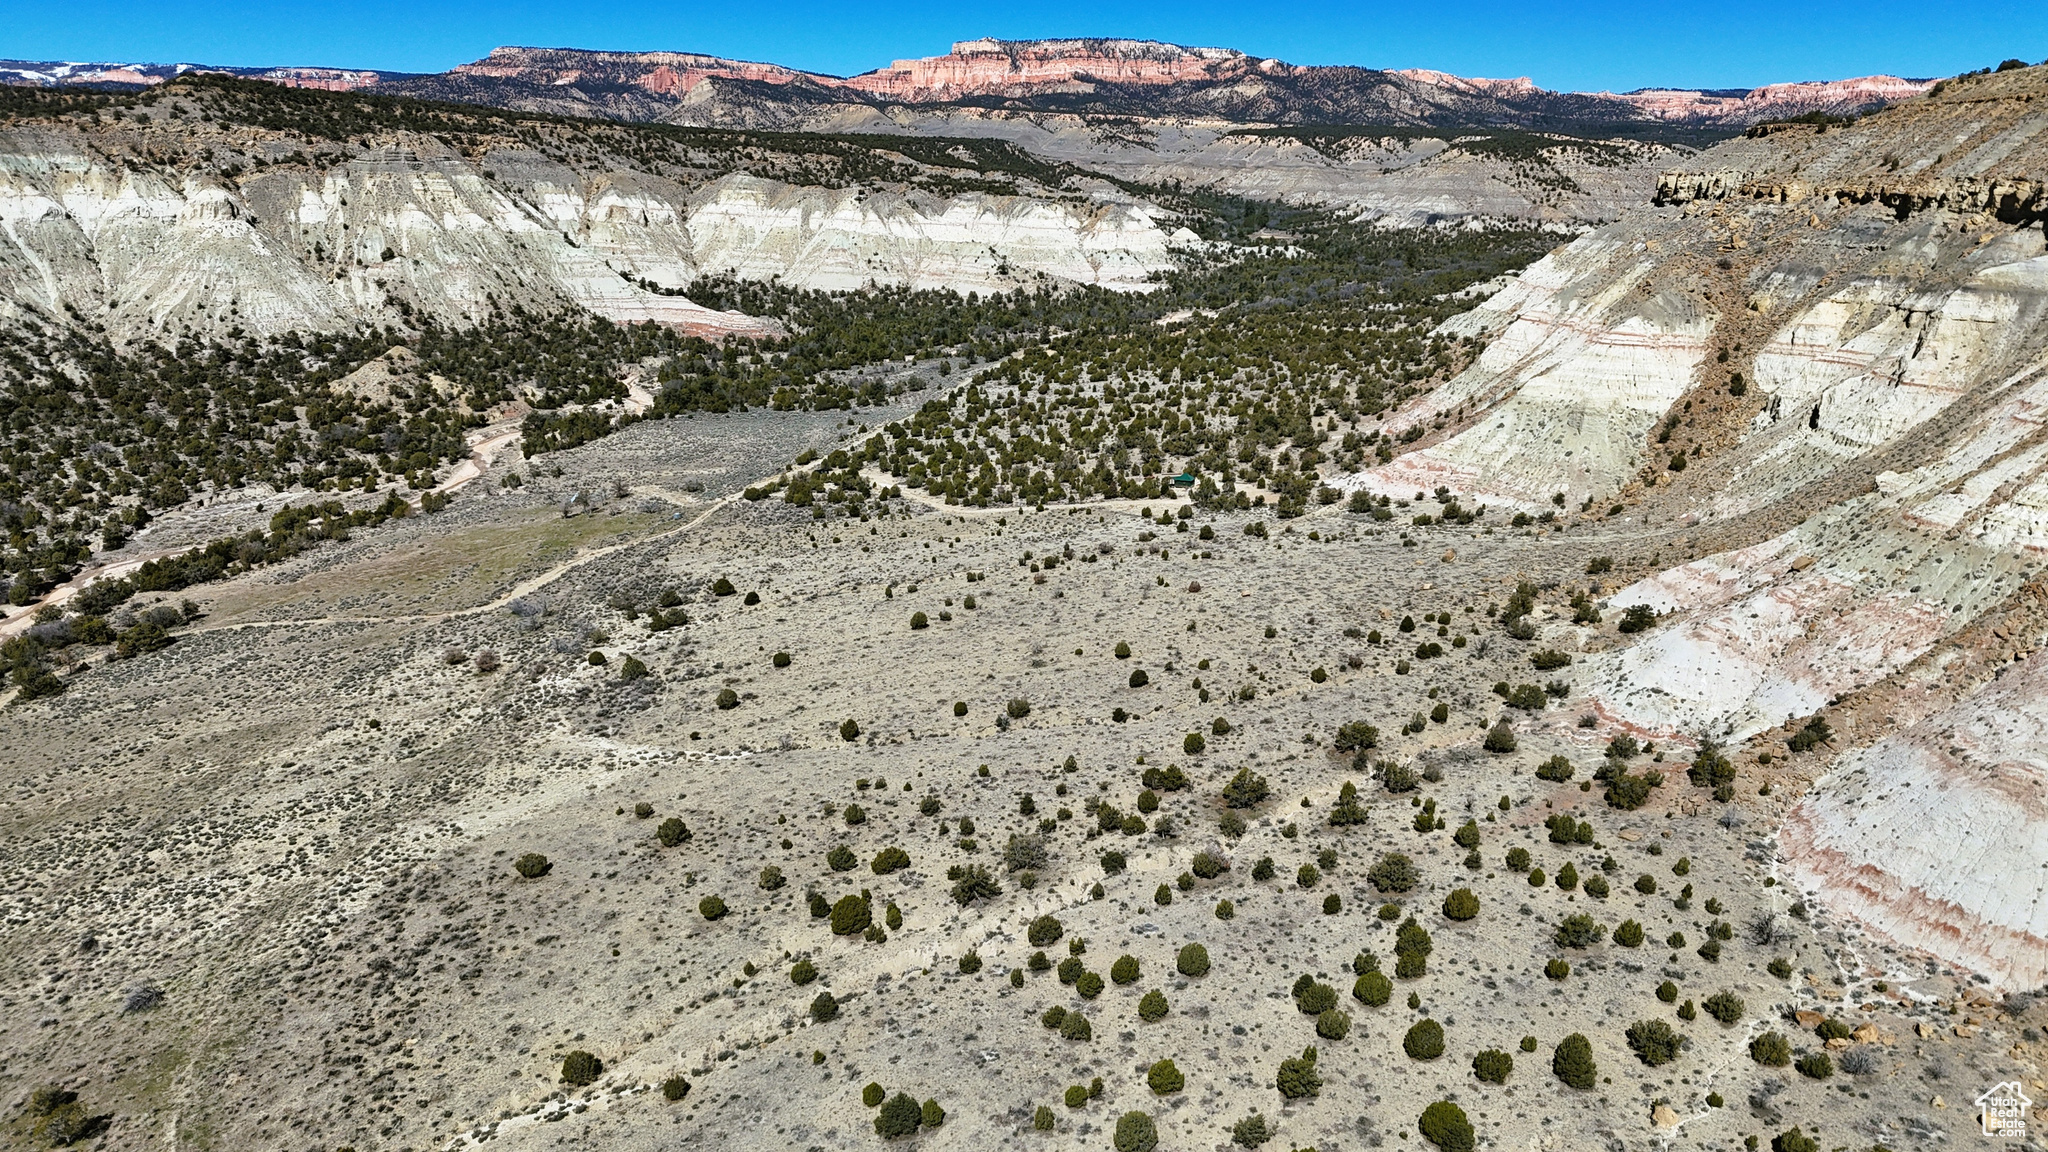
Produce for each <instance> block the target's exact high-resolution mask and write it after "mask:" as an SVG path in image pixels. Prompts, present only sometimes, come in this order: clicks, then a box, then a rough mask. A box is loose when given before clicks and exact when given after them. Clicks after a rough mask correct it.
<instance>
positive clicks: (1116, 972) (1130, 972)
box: [1109, 953, 1138, 985]
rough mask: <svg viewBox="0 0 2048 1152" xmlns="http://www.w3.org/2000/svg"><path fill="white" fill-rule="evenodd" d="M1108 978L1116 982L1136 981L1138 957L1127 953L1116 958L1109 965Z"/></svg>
mask: <svg viewBox="0 0 2048 1152" xmlns="http://www.w3.org/2000/svg"><path fill="white" fill-rule="evenodd" d="M1109 978H1110V979H1111V980H1114V981H1115V982H1116V983H1118V984H1120V985H1121V984H1135V983H1137V981H1138V958H1137V957H1136V956H1132V955H1130V954H1128V953H1126V954H1124V955H1122V956H1119V957H1117V958H1116V963H1114V964H1111V965H1110V966H1109Z"/></svg>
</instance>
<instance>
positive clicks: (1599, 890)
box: [1580, 876, 1610, 900]
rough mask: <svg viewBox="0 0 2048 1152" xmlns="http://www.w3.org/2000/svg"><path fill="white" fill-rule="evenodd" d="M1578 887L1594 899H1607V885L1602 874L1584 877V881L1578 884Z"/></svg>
mask: <svg viewBox="0 0 2048 1152" xmlns="http://www.w3.org/2000/svg"><path fill="white" fill-rule="evenodd" d="M1580 888H1582V889H1583V890H1584V891H1585V893H1586V895H1588V896H1591V897H1593V898H1594V899H1596V900H1605V899H1607V893H1608V892H1609V891H1610V889H1609V888H1608V887H1607V879H1606V877H1604V876H1588V877H1586V882H1585V883H1584V884H1582V885H1580Z"/></svg>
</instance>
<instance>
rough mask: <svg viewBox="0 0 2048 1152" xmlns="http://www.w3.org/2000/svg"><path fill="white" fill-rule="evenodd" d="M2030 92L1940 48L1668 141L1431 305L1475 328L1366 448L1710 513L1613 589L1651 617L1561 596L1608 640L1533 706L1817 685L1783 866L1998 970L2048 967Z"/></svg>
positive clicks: (1742, 715)
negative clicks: (1460, 359) (1712, 138)
mask: <svg viewBox="0 0 2048 1152" xmlns="http://www.w3.org/2000/svg"><path fill="white" fill-rule="evenodd" d="M2044 94H2048V70H2044V69H2029V70H2026V71H2024V72H2017V73H2010V74H2000V75H1996V76H1988V77H1979V78H1973V79H1968V80H1965V81H1959V82H1953V83H1951V85H1949V86H1948V87H1947V88H1946V89H1944V90H1943V91H1942V92H1940V93H1937V94H1935V95H1932V96H1930V97H1928V98H1926V99H1924V100H1921V101H1915V102H1913V103H1910V104H1904V105H1900V106H1898V107H1895V108H1892V109H1889V110H1887V111H1885V112H1883V113H1879V114H1877V115H1874V116H1871V117H1868V118H1866V119H1865V120H1863V121H1862V122H1860V123H1859V124H1857V125H1855V126H1853V127H1851V128H1847V129H1843V128H1835V129H1830V130H1827V131H1820V130H1817V129H1815V128H1813V127H1810V126H1808V127H1802V128H1796V129H1786V130H1783V131H1772V132H1768V133H1759V134H1757V135H1756V138H1752V139H1744V140H1740V141H1735V142H1732V143H1730V144H1726V145H1723V146H1721V147H1718V148H1716V149H1714V150H1712V151H1710V152H1707V153H1705V154H1703V155H1702V156H1701V157H1700V158H1699V163H1698V165H1697V168H1696V170H1694V171H1691V172H1675V173H1669V174H1667V175H1666V177H1665V179H1664V181H1663V185H1664V188H1665V194H1664V195H1663V197H1662V199H1663V200H1664V201H1665V206H1663V207H1661V208H1655V209H1650V210H1646V211H1643V212H1639V213H1635V214H1632V215H1631V216H1630V217H1628V218H1627V219H1625V220H1623V221H1621V222H1619V223H1617V224H1614V225H1611V226H1608V227H1606V228H1602V229H1599V230H1597V231H1595V232H1594V233H1592V234H1590V235H1589V236H1587V237H1585V238H1583V239H1581V240H1579V241H1577V242H1575V243H1573V244H1571V245H1569V246H1567V247H1566V248H1564V249H1561V250H1560V251H1558V252H1556V253H1554V254H1552V255H1551V256H1550V257H1548V258H1546V259H1545V260H1543V261H1540V262H1538V263H1537V264H1535V265H1533V266H1532V267H1530V268H1529V269H1527V270H1526V271H1524V272H1523V273H1522V274H1521V275H1520V276H1518V277H1516V278H1514V279H1513V281H1511V282H1510V284H1509V285H1508V286H1507V287H1506V288H1504V289H1503V290H1502V291H1500V292H1499V293H1498V294H1496V295H1495V296H1494V297H1493V298H1492V299H1491V300H1489V301H1487V302H1486V303H1484V304H1482V305H1481V306H1480V307H1478V308H1477V309H1475V310H1473V311H1472V312H1470V313H1468V314H1466V315H1464V316H1461V317H1459V318H1457V319H1456V320H1454V321H1452V322H1451V323H1450V324H1449V325H1447V327H1448V329H1449V330H1450V331H1451V332H1452V333H1455V334H1467V333H1485V334H1487V335H1488V337H1489V338H1490V340H1491V344H1490V345H1489V347H1488V348H1487V349H1486V351H1485V352H1484V353H1483V354H1482V355H1481V356H1480V357H1479V358H1478V360H1477V361H1476V362H1475V363H1474V364H1473V365H1472V366H1471V367H1470V368H1469V369H1468V370H1467V371H1466V372H1464V373H1463V374H1461V375H1460V376H1459V377H1458V378H1457V379H1455V380H1453V381H1452V382H1450V383H1449V384H1448V385H1446V386H1444V387H1442V388H1440V389H1438V390H1436V391H1435V392H1434V393H1432V394H1429V395H1426V396H1424V397H1420V398H1417V399H1416V400H1414V401H1412V402H1410V404H1409V405H1408V406H1407V407H1405V408H1404V409H1402V410H1401V411H1399V412H1396V413H1394V414H1393V415H1392V416H1391V417H1390V418H1389V420H1388V421H1387V422H1386V427H1387V428H1388V429H1389V430H1392V431H1396V432H1398V431H1400V430H1402V429H1405V428H1408V427H1420V428H1422V429H1423V430H1424V431H1425V432H1426V433H1427V434H1428V438H1427V439H1425V440H1423V441H1420V442H1419V447H1418V450H1416V451H1413V452H1410V453H1408V454H1406V455H1403V456H1401V457H1398V458H1397V459H1396V460H1395V461H1394V462H1393V463H1391V464H1389V465H1386V466H1384V467H1381V468H1377V469H1373V470H1370V471H1368V472H1366V473H1363V474H1361V475H1360V476H1359V477H1357V482H1358V483H1360V484H1361V485H1362V486H1364V487H1366V488H1367V489H1368V490H1371V491H1375V492H1384V493H1386V494H1389V495H1393V496H1396V497H1405V496H1412V495H1413V494H1414V493H1415V492H1416V491H1417V490H1428V489H1431V488H1434V487H1435V486H1436V485H1438V484H1446V485H1449V486H1450V487H1451V488H1452V489H1453V490H1455V491H1457V492H1459V493H1460V494H1461V495H1469V497H1470V498H1471V499H1472V500H1473V501H1474V502H1491V503H1495V504H1497V505H1504V506H1506V507H1508V508H1514V507H1529V508H1531V510H1534V509H1533V507H1532V506H1536V507H1540V506H1542V504H1541V501H1542V499H1543V498H1544V497H1546V496H1547V495H1548V494H1549V493H1550V492H1551V491H1563V492H1566V493H1567V494H1568V498H1569V503H1568V505H1567V507H1568V508H1571V507H1576V506H1577V505H1578V503H1579V501H1581V500H1583V499H1584V497H1585V496H1592V497H1594V502H1593V508H1592V516H1589V517H1587V518H1586V519H1584V520H1582V521H1581V523H1579V524H1578V525H1575V526H1574V527H1573V528H1572V529H1570V530H1569V531H1572V532H1575V533H1580V534H1584V533H1587V532H1594V533H1597V532H1598V531H1599V529H1598V527H1597V523H1596V522H1595V521H1594V520H1593V517H1598V516H1600V515H1601V509H1602V508H1603V507H1604V506H1605V505H1607V504H1608V503H1609V502H1610V501H1612V502H1615V503H1618V504H1620V505H1621V506H1622V508H1621V511H1620V513H1618V514H1622V515H1626V516H1628V517H1629V518H1630V519H1631V521H1634V522H1638V523H1641V524H1643V525H1645V526H1655V525H1659V524H1661V525H1665V526H1667V530H1668V534H1667V535H1666V536H1664V537H1661V539H1666V540H1670V541H1671V542H1672V543H1673V544H1675V545H1676V546H1678V547H1681V548H1684V547H1685V546H1686V545H1687V544H1688V541H1689V540H1714V541H1717V542H1723V543H1720V544H1719V546H1718V547H1716V548H1714V549H1712V550H1703V551H1706V552H1707V554H1706V555H1704V556H1702V557H1701V558H1699V559H1696V560H1692V561H1690V562H1687V563H1682V564H1679V565H1677V566H1675V567H1671V568H1667V569H1664V570H1662V571H1654V572H1652V573H1651V574H1649V575H1648V576H1646V577H1644V578H1642V579H1638V580H1636V581H1635V582H1634V583H1632V584H1630V585H1628V586H1627V587H1624V588H1622V589H1621V590H1620V591H1619V592H1617V593H1615V594H1613V595H1612V596H1611V598H1609V599H1608V601H1607V602H1606V604H1605V605H1604V608H1605V611H1606V612H1608V613H1609V614H1610V615H1609V619H1610V622H1611V620H1612V617H1613V615H1618V614H1619V613H1621V612H1622V611H1624V610H1625V609H1627V608H1629V607H1631V606H1638V605H1640V606H1646V607H1648V608H1651V609H1653V610H1654V611H1655V612H1656V613H1658V615H1659V617H1660V619H1659V621H1658V622H1657V624H1656V625H1655V626H1654V627H1653V628H1652V629H1650V630H1649V631H1648V632H1645V633H1642V634H1640V635H1637V636H1634V637H1621V638H1620V639H1621V640H1622V641H1623V642H1624V643H1623V645H1622V646H1621V647H1618V648H1612V647H1608V646H1607V643H1606V642H1605V641H1602V642H1601V643H1600V644H1597V645H1593V644H1591V642H1592V640H1593V637H1592V636H1591V635H1590V634H1589V633H1587V632H1584V631H1581V630H1577V629H1574V628H1573V627H1571V626H1566V625H1558V624H1552V625H1551V626H1550V627H1549V629H1548V631H1547V634H1546V637H1545V642H1546V643H1555V644H1557V645H1559V646H1562V647H1566V648H1570V647H1574V646H1589V645H1590V646H1593V647H1596V648H1598V649H1601V650H1598V651H1593V652H1588V653H1586V654H1585V655H1582V656H1581V658H1580V660H1579V662H1578V668H1579V672H1578V675H1577V678H1576V683H1575V686H1574V693H1573V701H1574V703H1573V705H1572V706H1571V708H1570V709H1569V712H1570V716H1563V717H1559V716H1556V715H1554V714H1553V715H1550V718H1549V719H1548V721H1547V723H1549V724H1551V725H1553V726H1556V727H1558V728H1559V729H1560V730H1561V731H1563V732H1566V733H1569V732H1571V731H1572V729H1571V728H1570V725H1571V716H1576V715H1579V714H1581V713H1582V712H1585V711H1590V712H1592V713H1593V714H1594V715H1595V716H1596V717H1597V719H1598V721H1599V723H1600V727H1601V728H1602V729H1604V730H1606V731H1614V730H1617V729H1619V730H1628V731H1633V732H1636V733H1638V734H1639V735H1644V736H1649V737H1652V738H1655V739H1657V740H1658V741H1659V742H1660V743H1663V744H1666V745H1667V746H1670V747H1678V748H1683V747H1686V746H1689V745H1691V744H1693V743H1694V742H1695V741H1697V740H1699V739H1702V738H1713V739H1717V740H1724V741H1733V742H1741V741H1745V740H1750V739H1756V738H1767V737H1771V734H1772V733H1773V732H1774V731H1782V730H1783V729H1782V726H1784V725H1786V724H1787V723H1788V722H1789V723H1792V724H1794V725H1795V726H1796V724H1797V723H1798V722H1800V721H1801V720H1802V719H1803V718H1804V717H1808V716H1812V715H1814V714H1816V713H1819V712H1823V711H1827V712H1829V713H1835V712H1838V711H1839V712H1840V713H1841V716H1838V723H1837V725H1836V731H1837V738H1836V742H1835V744H1834V746H1833V747H1834V748H1836V749H1839V750H1841V751H1842V752H1843V753H1844V755H1843V758H1842V759H1841V760H1840V761H1839V762H1838V763H1836V764H1835V765H1834V766H1833V771H1832V772H1831V773H1830V774H1829V775H1827V776H1826V777H1824V778H1823V779H1822V780H1821V781H1820V783H1819V786H1818V790H1817V792H1816V793H1815V794H1814V795H1813V796H1812V797H1811V798H1810V799H1808V800H1807V801H1806V802H1805V803H1804V804H1803V805H1802V806H1801V807H1800V808H1799V809H1798V810H1797V811H1796V812H1795V813H1794V815H1793V817H1792V818H1791V820H1790V821H1789V822H1788V823H1787V824H1786V825H1785V826H1784V828H1783V829H1782V830H1781V832H1780V836H1779V844H1780V848H1781V851H1782V852H1783V853H1784V855H1785V858H1786V861H1787V864H1788V867H1789V870H1790V872H1791V875H1792V877H1793V878H1794V879H1795V880H1797V882H1799V883H1800V884H1802V885H1805V886H1807V887H1809V888H1810V889H1811V890H1812V892H1813V893H1814V894H1815V895H1816V897H1817V898H1818V899H1820V900H1821V901H1822V902H1824V903H1825V904H1827V905H1828V906H1829V907H1831V908H1833V909H1835V910H1838V911H1843V912H1846V913H1849V914H1851V915H1854V916H1856V917H1858V918H1860V919H1862V920H1864V921H1865V922H1867V923H1868V924H1870V925H1871V926H1872V927H1873V928H1874V929H1875V930H1877V931H1878V932H1880V933H1882V934H1884V935H1887V936H1889V937H1891V938H1893V939H1895V940H1898V941H1899V942H1901V943H1904V944H1907V945H1910V946H1912V947H1916V948H1924V949H1926V950H1928V951H1929V952H1931V953H1933V954H1934V955H1936V956H1938V957H1941V958H1942V959H1944V960H1946V961H1949V962H1952V963H1955V964H1958V965H1962V966H1966V967H1968V968H1971V969H1973V970H1976V971H1979V972H1982V973H1984V974H1986V975H1987V976H1989V977H1990V978H1992V979H1993V980H1995V981H1997V982H1998V983H1999V984H2000V985H2001V986H2004V987H2031V986H2035V985H2038V984H2040V983H2041V982H2042V981H2043V979H2044V978H2048V919H2044V915H2048V914H2044V911H2043V903H2042V896H2043V894H2044V892H2043V889H2044V881H2048V877H2044V875H2043V873H2042V870H2041V869H2040V867H2039V865H2040V863H2041V861H2042V860H2043V859H2044V858H2048V736H2044V734H2048V723H2044V721H2048V714H2044V712H2043V707H2042V705H2040V704H2039V700H2040V699H2041V697H2042V693H2043V689H2044V688H2048V656H2044V655H2043V654H2042V653H2043V645H2044V640H2048V612H2044V611H2043V603H2044V594H2043V592H2042V580H2041V575H2042V572H2043V569H2044V565H2048V242H2044V237H2043V233H2042V230H2041V229H2042V221H2043V219H2044V216H2048V212H2044V208H2048V204H2044V200H2043V197H2042V195H2041V193H2040V191H2039V190H2040V189H2042V188H2044V187H2048V138H2044V136H2043V122H2042V121H2041V120H2040V119H2039V117H2038V116H2037V115H2036V114H2035V113H2034V111H2033V108H2034V102H2035V101H2036V100H2037V99H2038V98H2039V97H2040V96H2042V95H2044ZM1738 375H1740V377H1741V378H1742V380H1743V382H1744V384H1745V385H1746V388H1745V389H1744V390H1743V393H1742V394H1741V395H1739V396H1738V395H1735V394H1734V393H1735V389H1734V388H1733V387H1732V386H1731V385H1732V383H1733V382H1734V381H1735V380H1736V379H1737V377H1738ZM1664 432H1673V433H1676V436H1675V437H1674V438H1673V439H1672V440H1671V441H1670V442H1669V443H1668V444H1667V443H1664V442H1662V441H1660V439H1659V436H1660V435H1661V434H1663V433H1664ZM1689 445H1690V446H1693V447H1695V448H1696V449H1697V450H1696V451H1692V452H1689V453H1688V454H1687V463H1688V464H1689V467H1687V468H1686V469H1685V470H1684V471H1683V472H1678V471H1674V470H1671V469H1669V468H1668V467H1667V461H1668V460H1669V459H1670V457H1671V455H1672V454H1673V453H1674V452H1676V451H1680V450H1683V449H1685V448H1686V447H1687V446H1689ZM1567 453H1569V455H1567ZM1596 547H1597V545H1596ZM1567 582H1576V577H1571V578H1567ZM1858 717H1861V718H1862V719H1861V721H1860V722H1859V721H1858V720H1857V719H1856V718H1858ZM1887 731H1889V732H1891V733H1892V734H1891V735H1885V733H1886V732H1887ZM1879 737H1881V738H1879ZM1872 739H1877V742H1876V743H1875V744H1874V746H1865V745H1866V744H1867V742H1868V741H1870V740H1872ZM1760 747H1761V748H1764V749H1769V750H1773V751H1778V750H1781V749H1782V745H1781V744H1779V743H1777V741H1776V739H1775V738H1768V739H1765V742H1763V743H1762V744H1760ZM1827 754H1828V753H1827V751H1826V750H1823V751H1820V752H1817V753H1814V755H1816V756H1825V755H1827Z"/></svg>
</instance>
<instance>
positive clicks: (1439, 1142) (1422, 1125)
mask: <svg viewBox="0 0 2048 1152" xmlns="http://www.w3.org/2000/svg"><path fill="white" fill-rule="evenodd" d="M1415 1127H1416V1129H1417V1130H1418V1131H1420V1132H1421V1133H1422V1138H1423V1139H1425V1140H1427V1141H1429V1142H1430V1143H1431V1144H1434V1145H1436V1146H1437V1147H1438V1148H1441V1149H1443V1152H1472V1148H1473V1146H1474V1143H1475V1141H1476V1139H1477V1137H1476V1136H1475V1135H1474V1134H1473V1131H1472V1123H1471V1121H1469V1120H1467V1119H1465V1110H1464V1109H1463V1108H1460V1107H1458V1106H1457V1105H1456V1104H1453V1103H1451V1102H1450V1101H1448V1100H1439V1101H1437V1102H1436V1103H1434V1104H1431V1105H1430V1106H1429V1107H1427V1108H1424V1109H1423V1110H1422V1117H1421V1119H1419V1120H1417V1121H1416V1122H1415Z"/></svg>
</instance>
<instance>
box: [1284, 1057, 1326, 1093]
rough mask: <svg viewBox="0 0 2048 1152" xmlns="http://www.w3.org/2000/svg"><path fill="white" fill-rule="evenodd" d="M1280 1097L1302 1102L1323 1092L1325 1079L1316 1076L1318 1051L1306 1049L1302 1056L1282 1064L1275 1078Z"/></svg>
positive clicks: (1291, 1058) (1286, 1060)
mask: <svg viewBox="0 0 2048 1152" xmlns="http://www.w3.org/2000/svg"><path fill="white" fill-rule="evenodd" d="M1274 1085H1275V1087H1277V1088H1279V1089H1280V1095H1282V1096H1285V1097H1286V1098H1287V1099H1289V1100H1300V1099H1302V1098H1303V1097H1306V1096H1315V1095H1318V1094H1320V1093H1321V1092H1322V1090H1323V1078H1322V1077H1321V1076H1318V1075H1316V1050H1315V1049H1314V1048H1304V1049H1302V1050H1301V1055H1300V1056H1296V1057H1289V1058H1288V1059H1285V1060H1282V1061H1281V1062H1280V1073H1279V1075H1278V1076H1277V1077H1275V1078H1274Z"/></svg>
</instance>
